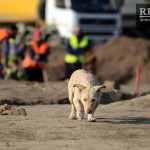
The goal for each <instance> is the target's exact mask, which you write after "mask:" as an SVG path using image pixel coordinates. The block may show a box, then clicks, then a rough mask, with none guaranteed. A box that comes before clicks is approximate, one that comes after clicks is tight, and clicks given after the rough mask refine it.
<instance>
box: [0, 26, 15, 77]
mask: <svg viewBox="0 0 150 150" xmlns="http://www.w3.org/2000/svg"><path fill="white" fill-rule="evenodd" d="M16 33H17V27H16V26H14V25H12V26H10V28H8V29H1V30H0V63H1V66H2V67H1V68H2V70H1V76H4V75H5V73H6V70H7V68H8V67H9V65H10V63H11V59H14V57H15V50H16V47H15V36H16ZM12 56H13V57H12Z"/></svg>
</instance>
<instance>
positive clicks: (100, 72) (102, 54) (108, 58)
mask: <svg viewBox="0 0 150 150" xmlns="http://www.w3.org/2000/svg"><path fill="white" fill-rule="evenodd" d="M149 47H150V42H149V41H148V40H145V39H133V38H128V37H119V38H118V39H115V40H113V41H110V42H106V43H104V44H99V45H97V46H94V47H93V53H94V55H95V57H96V59H97V63H96V76H97V77H98V78H99V79H100V80H103V81H104V80H113V81H117V82H118V83H122V84H123V83H128V82H130V83H131V82H133V81H134V76H135V70H136V68H137V67H140V68H141V83H147V82H150V71H149V68H150V60H149V56H148V48H149ZM64 56H65V48H63V47H61V48H55V49H52V53H51V55H50V57H49V61H48V62H49V63H48V73H49V75H50V76H49V79H50V80H58V78H59V77H60V76H61V74H63V72H64V68H65V67H64Z"/></svg>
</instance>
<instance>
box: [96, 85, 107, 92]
mask: <svg viewBox="0 0 150 150" xmlns="http://www.w3.org/2000/svg"><path fill="white" fill-rule="evenodd" d="M103 88H106V86H105V85H100V86H94V89H95V90H96V91H100V90H101V89H103Z"/></svg>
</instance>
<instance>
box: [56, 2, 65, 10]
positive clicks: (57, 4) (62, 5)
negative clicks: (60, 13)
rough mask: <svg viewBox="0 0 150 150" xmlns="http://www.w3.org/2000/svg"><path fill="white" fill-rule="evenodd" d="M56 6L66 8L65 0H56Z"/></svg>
mask: <svg viewBox="0 0 150 150" xmlns="http://www.w3.org/2000/svg"><path fill="white" fill-rule="evenodd" d="M56 7H59V8H65V0H56Z"/></svg>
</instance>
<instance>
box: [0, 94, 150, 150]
mask: <svg viewBox="0 0 150 150" xmlns="http://www.w3.org/2000/svg"><path fill="white" fill-rule="evenodd" d="M24 108H25V109H26V111H27V114H28V115H27V116H0V139H1V140H0V150H7V149H8V150H9V149H10V150H50V149H52V150H60V149H61V150H77V149H80V150H83V149H85V150H102V149H104V150H141V149H142V150H149V149H150V113H149V112H150V95H147V96H145V97H140V98H137V99H134V100H129V101H122V102H117V103H113V104H109V105H100V106H99V107H98V109H97V111H96V114H95V116H96V118H97V122H95V123H89V122H87V121H86V119H84V120H82V121H78V120H69V119H68V115H69V113H70V105H36V106H24Z"/></svg>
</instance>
